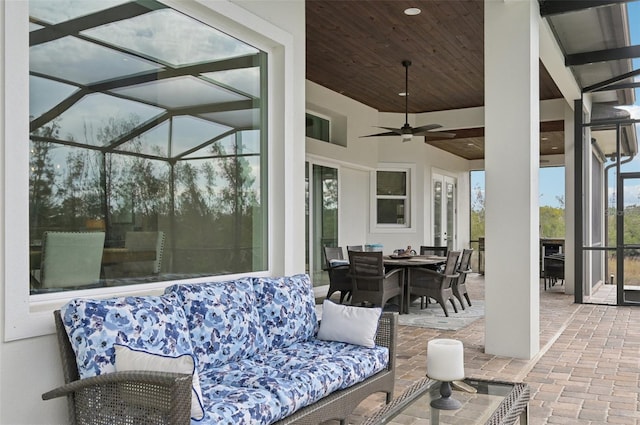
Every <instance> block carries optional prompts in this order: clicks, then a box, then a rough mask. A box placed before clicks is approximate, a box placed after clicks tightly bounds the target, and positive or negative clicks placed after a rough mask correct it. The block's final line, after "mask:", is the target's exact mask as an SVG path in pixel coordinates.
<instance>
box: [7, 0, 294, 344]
mask: <svg viewBox="0 0 640 425" xmlns="http://www.w3.org/2000/svg"><path fill="white" fill-rule="evenodd" d="M165 3H167V4H168V5H170V6H172V7H174V8H175V9H176V10H180V11H182V12H184V13H187V14H190V15H192V16H197V17H198V19H201V20H203V21H204V22H207V23H211V24H212V25H214V26H215V27H216V28H218V29H221V30H223V31H225V32H226V33H228V34H230V35H233V36H236V37H238V38H240V39H243V40H245V41H247V42H248V43H250V44H252V45H254V46H256V47H258V48H259V49H260V50H263V51H265V52H267V54H268V55H269V61H268V62H269V65H268V66H269V73H268V75H269V82H268V84H269V93H270V96H269V104H268V108H269V125H268V131H269V136H268V137H269V140H270V142H269V143H268V145H269V152H268V158H269V159H268V161H269V183H268V184H269V187H270V190H269V192H268V193H270V194H273V193H275V192H274V191H273V186H272V185H273V184H274V181H275V180H277V179H278V178H281V176H280V175H274V172H273V170H274V169H276V170H277V169H279V168H280V167H274V166H273V161H274V160H273V157H274V155H273V154H274V152H273V146H272V145H273V143H272V142H271V140H274V139H275V140H278V139H280V140H284V139H288V138H287V137H286V136H283V137H276V133H274V132H276V131H279V130H278V128H281V127H282V125H284V126H287V125H289V126H291V125H292V124H291V123H290V122H288V120H287V117H288V113H290V112H291V111H287V110H286V109H287V108H290V107H291V104H292V102H291V95H292V90H290V88H289V86H287V84H286V83H285V82H284V81H286V78H285V80H284V81H279V80H278V78H277V76H278V75H282V74H285V73H287V69H291V67H292V66H293V55H292V54H291V52H292V51H293V45H294V41H293V37H292V36H291V35H290V34H289V33H286V32H284V31H283V30H282V29H280V28H278V27H276V26H274V25H273V24H271V23H269V22H267V21H265V20H263V19H261V18H259V17H257V16H256V15H253V14H252V13H250V12H248V11H247V10H245V9H243V8H241V7H239V6H237V5H235V4H233V3H231V2H230V1H219V2H216V4H215V7H216V10H215V11H213V10H211V9H209V8H207V7H205V6H202V5H199V4H198V3H196V2H184V1H172V0H167V1H165ZM0 7H4V14H5V21H4V22H5V28H4V40H5V49H4V58H3V65H2V66H3V71H4V76H5V78H4V86H3V90H4V96H3V98H4V104H3V108H4V118H5V120H4V123H5V126H4V134H3V137H4V159H3V162H4V175H2V177H1V178H2V183H3V184H2V187H3V188H4V191H3V194H2V196H3V201H4V207H3V208H2V209H0V218H4V220H3V222H4V228H3V231H4V237H3V251H4V253H3V256H4V276H3V278H4V289H5V293H4V306H3V307H4V341H13V340H19V339H24V338H31V337H36V336H40V335H48V334H52V333H54V332H55V329H54V321H53V315H52V312H53V310H55V309H58V308H60V307H61V306H62V305H64V304H65V303H66V302H68V301H69V300H71V299H72V298H77V297H92V298H106V297H110V296H126V295H153V294H160V293H162V291H163V290H164V288H165V287H167V286H169V285H171V284H173V283H175V282H177V281H164V282H156V283H149V284H143V285H136V286H134V287H111V288H100V289H93V290H81V291H68V292H59V293H52V294H41V295H37V296H32V295H30V293H29V244H28V235H29V220H28V213H27V212H28V208H29V207H28V205H29V199H28V197H29V191H28V187H29V175H28V168H29V167H28V164H29V149H28V147H29V144H28V143H16V141H20V140H23V141H24V140H29V131H28V130H29V96H28V93H25V91H28V87H29V51H28V49H25V48H24V47H25V46H29V4H28V2H27V1H24V2H18V1H9V2H4V3H3V4H1V5H0ZM203 14H206V15H207V16H201V15H203ZM218 20H220V22H218ZM240 22H242V23H243V24H240ZM258 27H259V28H261V32H260V33H257V32H255V31H253V30H251V29H250V28H258ZM274 71H276V72H274ZM274 80H275V81H277V83H274ZM289 80H290V79H289ZM274 87H275V90H274ZM279 96H281V97H287V99H288V100H289V102H287V103H285V105H284V107H283V105H281V104H278V105H274V103H273V99H274V98H278V97H279ZM287 105H288V106H287ZM275 107H279V108H280V109H285V110H282V111H280V112H277V111H275V110H274V109H273V108H275ZM274 121H276V124H275V125H273V123H274ZM282 132H283V133H284V134H286V133H289V132H285V131H284V129H282ZM289 138H290V137H289ZM291 146H293V143H292V142H291V140H284V143H283V144H282V145H279V146H278V148H282V150H281V149H278V151H277V153H278V154H279V156H282V158H283V161H284V157H286V156H289V155H291V152H289V151H287V150H288V149H291V148H290V147H291ZM291 196H292V195H291V194H287V195H285V199H282V200H281V201H282V203H283V204H286V203H288V202H290V201H291V199H290V197H291ZM267 203H268V208H269V218H268V223H267V226H268V236H267V237H268V241H267V243H268V246H269V252H270V253H274V252H277V251H278V249H279V248H278V247H275V248H274V246H273V244H274V238H273V235H274V234H277V233H279V232H276V231H275V230H276V229H279V228H280V227H284V226H280V224H279V223H278V224H274V223H273V217H274V216H276V215H275V214H274V213H273V208H274V207H273V205H274V204H275V202H274V201H273V199H271V198H269V199H267ZM283 230H284V229H283ZM285 245H288V244H286V242H285ZM284 259H286V255H285V256H284V257H283V258H280V257H278V258H277V259H274V256H273V255H272V254H270V255H269V259H268V268H267V270H266V271H263V272H252V273H250V275H251V276H268V275H271V274H272V272H273V270H274V269H276V268H284V269H285V270H284V271H285V272H286V269H288V268H289V267H288V265H287V264H286V261H285V260H284ZM280 260H283V261H284V267H282V266H278V265H276V264H275V263H276V262H278V263H281V261H280ZM247 275H249V273H244V274H238V275H223V276H212V277H206V278H196V279H188V280H181V281H180V282H191V283H193V282H203V281H209V282H210V281H224V280H231V279H235V278H237V277H241V276H247Z"/></svg>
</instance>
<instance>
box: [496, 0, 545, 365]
mask: <svg viewBox="0 0 640 425" xmlns="http://www.w3.org/2000/svg"><path fill="white" fill-rule="evenodd" d="M484 17H485V18H484V35H485V39H484V44H485V48H484V49H485V50H484V59H485V60H484V62H485V63H484V67H485V179H486V188H485V189H486V222H485V235H486V243H485V250H486V260H485V316H486V323H485V326H486V329H485V351H486V352H487V353H489V354H495V355H500V356H508V357H516V358H522V359H530V358H532V357H534V356H535V355H536V353H537V352H538V351H539V348H540V343H539V332H540V329H539V322H538V318H539V298H540V294H539V284H540V280H539V258H540V253H539V212H538V209H539V208H538V168H539V149H540V128H539V125H540V124H539V121H540V119H539V117H540V111H539V39H538V37H539V33H538V32H539V12H538V6H537V2H535V1H511V2H500V1H495V0H485V8H484Z"/></svg>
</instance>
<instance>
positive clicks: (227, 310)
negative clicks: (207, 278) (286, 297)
mask: <svg viewBox="0 0 640 425" xmlns="http://www.w3.org/2000/svg"><path fill="white" fill-rule="evenodd" d="M165 293H175V294H176V296H177V297H178V298H179V299H180V300H181V301H182V303H183V307H184V311H185V313H186V316H187V322H188V324H189V332H190V334H191V344H192V346H193V354H194V355H195V356H196V358H197V359H198V365H199V366H200V369H199V370H200V371H202V370H203V369H206V368H210V367H218V366H221V365H223V364H225V363H228V362H232V361H237V360H240V359H242V358H245V357H249V356H251V355H253V354H255V353H256V352H257V351H258V350H265V349H266V348H265V338H264V334H263V332H262V327H261V325H260V318H259V316H258V311H257V310H256V308H255V305H256V295H255V293H254V291H253V282H252V280H251V278H247V279H239V280H234V281H228V282H210V283H203V284H197V283H196V284H179V285H173V286H170V287H168V288H167V289H166V290H165Z"/></svg>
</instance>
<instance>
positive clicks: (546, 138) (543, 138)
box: [540, 137, 549, 140]
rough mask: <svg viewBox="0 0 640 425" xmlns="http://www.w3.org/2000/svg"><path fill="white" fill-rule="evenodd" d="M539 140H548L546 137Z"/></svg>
mask: <svg viewBox="0 0 640 425" xmlns="http://www.w3.org/2000/svg"><path fill="white" fill-rule="evenodd" d="M540 140H549V138H548V137H542V138H541V139H540Z"/></svg>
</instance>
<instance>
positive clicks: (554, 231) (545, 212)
mask: <svg viewBox="0 0 640 425" xmlns="http://www.w3.org/2000/svg"><path fill="white" fill-rule="evenodd" d="M564 235H565V222H564V208H556V207H549V206H544V207H540V237H541V238H564Z"/></svg>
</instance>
